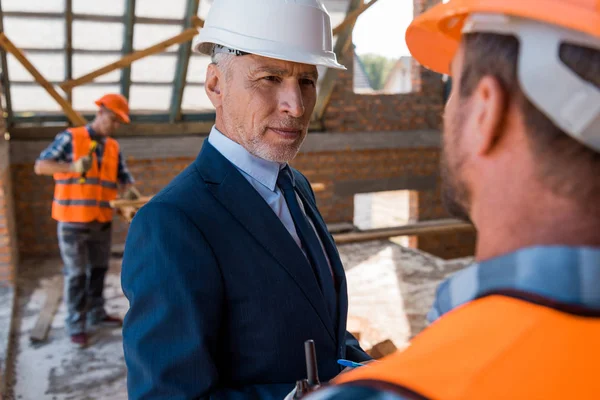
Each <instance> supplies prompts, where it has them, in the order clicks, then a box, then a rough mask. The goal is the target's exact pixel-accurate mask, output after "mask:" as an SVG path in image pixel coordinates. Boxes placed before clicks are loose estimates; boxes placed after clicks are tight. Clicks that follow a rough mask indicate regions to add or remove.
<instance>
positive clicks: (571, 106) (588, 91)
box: [463, 14, 600, 152]
mask: <svg viewBox="0 0 600 400" xmlns="http://www.w3.org/2000/svg"><path fill="white" fill-rule="evenodd" d="M475 32H486V33H495V34H499V35H511V36H515V37H517V38H518V39H519V42H520V51H519V59H518V67H517V74H518V78H519V83H520V84H521V89H522V90H523V93H524V94H525V95H526V96H527V98H528V99H529V100H530V101H531V102H532V103H533V104H534V105H535V106H536V107H537V108H538V109H539V110H540V111H542V112H543V113H544V114H545V115H546V116H547V117H548V118H549V119H550V120H552V121H553V122H554V124H555V125H556V126H558V127H559V128H561V129H562V130H563V131H564V132H565V133H567V134H569V135H570V136H572V137H573V138H574V139H576V140H578V141H580V142H582V143H583V144H584V145H586V146H588V147H591V148H593V149H594V150H596V151H599V152H600V89H598V88H597V87H596V86H594V85H593V84H591V83H589V82H587V81H585V80H584V79H582V78H580V77H579V76H578V75H577V74H576V73H575V72H573V71H572V70H571V69H570V68H568V67H567V66H566V65H565V64H564V63H563V62H562V60H561V59H560V46H561V44H562V43H571V44H575V45H581V46H585V47H591V48H594V49H598V50H599V51H600V39H598V38H594V37H592V36H591V35H586V34H584V33H582V32H578V31H574V30H570V29H566V28H562V27H559V26H555V25H550V24H547V23H543V22H538V21H534V20H530V19H526V18H520V17H514V16H508V15H501V14H473V15H471V16H469V18H468V19H467V21H466V22H465V24H464V27H463V34H464V33H475Z"/></svg>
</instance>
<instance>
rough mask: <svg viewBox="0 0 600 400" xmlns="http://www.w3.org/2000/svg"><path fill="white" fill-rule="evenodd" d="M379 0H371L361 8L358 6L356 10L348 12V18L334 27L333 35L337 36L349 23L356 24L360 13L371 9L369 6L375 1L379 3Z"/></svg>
mask: <svg viewBox="0 0 600 400" xmlns="http://www.w3.org/2000/svg"><path fill="white" fill-rule="evenodd" d="M377 1H379V0H371V2H370V3H368V4H364V3H363V5H361V6H360V8H357V9H356V10H354V11H352V12H350V13H348V15H347V16H346V18H345V19H344V20H343V21H342V22H341V23H340V24H339V25H338V26H336V27H335V28H333V36H337V35H338V34H339V33H340V32H342V31H343V30H344V29H346V28H347V27H348V26H349V25H354V24H355V23H356V20H357V19H358V17H360V15H361V14H362V13H364V12H365V11H367V10H368V9H369V7H371V6H373V5H374V4H375V3H377Z"/></svg>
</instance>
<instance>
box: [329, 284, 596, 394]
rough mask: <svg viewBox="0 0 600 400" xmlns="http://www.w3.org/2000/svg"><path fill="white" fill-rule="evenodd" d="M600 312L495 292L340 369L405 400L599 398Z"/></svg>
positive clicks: (349, 379)
mask: <svg viewBox="0 0 600 400" xmlns="http://www.w3.org/2000/svg"><path fill="white" fill-rule="evenodd" d="M598 360H600V313H589V312H588V313H587V314H574V313H567V312H564V311H559V310H557V309H554V308H551V307H549V306H548V307H547V306H542V305H538V304H534V303H532V302H528V301H524V300H521V299H516V298H512V297H505V296H500V295H493V296H488V297H483V298H481V299H478V300H475V301H472V302H470V303H468V304H466V305H464V306H461V307H459V308H457V309H455V310H453V311H451V312H449V313H447V314H446V315H444V316H443V317H442V318H440V319H438V320H437V321H435V322H434V323H433V324H432V325H431V326H430V327H429V328H427V329H425V330H424V331H423V332H421V334H419V335H417V336H416V337H415V338H414V339H413V341H412V343H411V344H410V346H409V347H408V348H407V349H406V350H404V351H398V352H396V353H394V354H392V355H390V356H388V357H386V358H384V359H382V360H380V361H379V362H376V363H373V364H371V365H367V366H365V367H360V368H357V369H355V370H353V371H351V372H348V373H346V374H342V375H340V376H339V377H337V378H336V379H335V380H334V383H335V384H338V385H341V384H346V385H352V384H354V385H356V384H360V385H362V386H369V387H372V388H380V389H382V390H389V391H392V392H396V393H397V394H398V395H399V396H400V397H402V398H408V399H413V398H414V399H440V400H459V399H460V400H471V399H473V400H474V399H478V400H481V399H486V400H495V399H503V400H505V399H511V400H519V399H523V400H524V399H529V400H530V399H540V400H541V399H544V400H553V399H556V400H559V399H560V400H564V399H600V379H598V368H596V366H597V364H598Z"/></svg>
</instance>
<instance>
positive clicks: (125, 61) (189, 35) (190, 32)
mask: <svg viewBox="0 0 600 400" xmlns="http://www.w3.org/2000/svg"><path fill="white" fill-rule="evenodd" d="M197 33H198V31H197V30H196V28H189V29H186V30H185V31H183V32H181V33H180V34H178V35H176V36H174V37H172V38H170V39H167V40H163V41H162V42H160V43H157V44H155V45H154V46H150V47H148V48H146V49H143V50H139V51H136V52H134V53H131V54H128V55H126V56H125V57H123V58H121V59H120V60H118V61H115V62H114V63H111V64H108V65H106V66H104V67H102V68H99V69H97V70H95V71H92V72H90V73H89V74H86V75H84V76H82V77H80V78H77V79H73V80H70V81H67V82H63V83H62V84H61V85H60V87H61V88H62V89H63V90H67V89H70V88H73V87H75V86H79V85H83V84H84V83H88V82H92V81H93V80H95V79H96V78H98V77H99V76H102V75H105V74H108V73H109V72H112V71H115V70H117V69H121V68H125V67H127V66H129V65H131V63H133V62H134V61H137V60H139V59H141V58H144V57H147V56H150V55H152V54H156V53H160V52H162V51H164V50H166V49H167V48H169V47H171V46H173V45H175V44H180V43H183V42H187V41H190V40H192V39H193V38H194V36H196V34H197Z"/></svg>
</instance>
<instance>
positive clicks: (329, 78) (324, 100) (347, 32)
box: [312, 0, 362, 121]
mask: <svg viewBox="0 0 600 400" xmlns="http://www.w3.org/2000/svg"><path fill="white" fill-rule="evenodd" d="M361 4H362V1H361V0H350V4H349V5H348V12H347V13H346V15H350V14H351V13H353V12H354V11H355V10H357V9H359V7H360V6H361ZM355 22H356V20H353V21H352V22H350V23H348V24H347V25H346V26H345V27H344V29H342V30H341V31H340V32H339V33H338V35H337V36H338V38H337V42H336V43H335V47H334V50H333V51H334V52H335V55H336V57H337V59H338V62H340V63H343V56H344V54H345V53H346V51H347V50H348V48H349V46H350V44H351V43H352V41H351V40H350V39H351V37H352V29H354V23H355ZM338 73H339V70H337V69H333V68H327V71H326V72H325V76H324V77H323V80H322V81H321V86H320V87H319V96H318V97H317V103H316V105H315V109H314V111H313V115H312V119H313V120H315V121H321V120H322V118H323V115H324V114H325V109H326V108H327V105H328V104H329V100H330V99H331V94H332V93H333V89H334V88H335V83H336V78H337V76H338Z"/></svg>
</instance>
